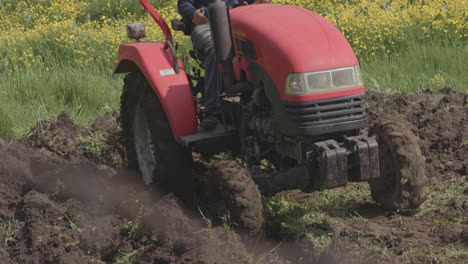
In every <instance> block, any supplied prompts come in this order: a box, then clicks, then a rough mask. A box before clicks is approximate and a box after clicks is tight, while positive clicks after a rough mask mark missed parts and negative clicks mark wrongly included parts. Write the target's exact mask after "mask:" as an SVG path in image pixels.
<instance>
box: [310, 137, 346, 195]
mask: <svg viewBox="0 0 468 264" xmlns="http://www.w3.org/2000/svg"><path fill="white" fill-rule="evenodd" d="M307 161H308V162H307V163H308V167H309V174H310V175H311V176H312V179H311V183H312V188H313V189H318V190H324V189H330V188H336V187H340V186H344V185H346V184H347V183H348V163H347V151H346V149H345V148H343V147H341V146H340V145H338V143H337V142H336V141H334V140H327V141H321V142H316V143H314V145H313V149H312V150H311V151H309V152H307Z"/></svg>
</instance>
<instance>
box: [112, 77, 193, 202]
mask: <svg viewBox="0 0 468 264" xmlns="http://www.w3.org/2000/svg"><path fill="white" fill-rule="evenodd" d="M120 117H121V126H122V133H123V137H124V143H125V148H126V152H127V162H128V167H129V168H132V169H135V170H138V171H139V172H140V173H141V175H142V177H143V180H144V182H145V183H146V184H150V183H158V184H161V185H163V186H165V187H167V188H168V189H169V190H170V191H173V192H175V193H177V194H178V195H182V196H184V195H187V194H188V193H190V191H189V188H190V186H192V185H193V184H192V177H191V164H192V153H191V150H190V149H188V148H186V147H184V146H182V145H180V144H178V143H177V142H176V141H175V140H174V137H173V136H172V130H171V127H170V125H169V121H168V119H167V116H166V114H165V112H164V109H163V108H162V106H161V103H160V102H159V99H158V97H157V95H156V94H155V92H154V91H153V89H152V87H151V85H150V84H149V83H148V82H147V80H146V78H145V76H144V75H143V74H142V73H141V72H135V73H130V74H128V75H127V76H126V77H125V80H124V89H123V93H122V97H121V113H120Z"/></svg>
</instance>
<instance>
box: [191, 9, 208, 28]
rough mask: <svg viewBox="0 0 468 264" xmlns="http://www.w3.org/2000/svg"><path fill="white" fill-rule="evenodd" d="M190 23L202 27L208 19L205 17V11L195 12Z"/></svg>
mask: <svg viewBox="0 0 468 264" xmlns="http://www.w3.org/2000/svg"><path fill="white" fill-rule="evenodd" d="M192 23H193V24H195V25H203V24H206V23H208V18H207V17H206V16H205V9H203V8H200V9H198V10H197V11H195V14H194V15H193V19H192Z"/></svg>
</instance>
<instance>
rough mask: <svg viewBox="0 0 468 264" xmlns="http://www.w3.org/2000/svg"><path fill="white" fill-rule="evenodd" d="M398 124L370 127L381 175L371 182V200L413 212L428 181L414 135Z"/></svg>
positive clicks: (394, 208) (381, 124)
mask: <svg viewBox="0 0 468 264" xmlns="http://www.w3.org/2000/svg"><path fill="white" fill-rule="evenodd" d="M408 127H409V126H408V125H405V124H403V123H402V122H401V121H394V120H385V121H383V122H381V123H376V124H374V125H373V126H372V127H371V133H372V134H373V135H374V136H376V138H377V142H378V143H379V156H380V176H381V178H380V179H379V180H374V181H370V182H369V185H370V189H371V194H372V198H373V199H374V200H375V201H376V202H378V203H379V204H381V205H382V206H384V207H385V208H387V209H390V210H398V209H415V208H417V207H418V206H419V205H420V204H421V203H422V202H423V201H424V200H425V198H426V197H425V194H424V187H425V184H426V182H427V178H426V176H425V174H424V157H423V155H422V154H421V150H420V148H419V145H418V139H417V137H416V135H414V134H413V132H411V130H409V129H408Z"/></svg>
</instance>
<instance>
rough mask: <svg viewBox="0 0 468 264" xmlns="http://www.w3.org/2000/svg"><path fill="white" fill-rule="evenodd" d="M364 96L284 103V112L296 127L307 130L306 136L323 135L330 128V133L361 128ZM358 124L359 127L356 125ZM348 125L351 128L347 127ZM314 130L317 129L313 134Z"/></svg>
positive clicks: (363, 115) (364, 113) (363, 120)
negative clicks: (338, 128) (338, 127)
mask: <svg viewBox="0 0 468 264" xmlns="http://www.w3.org/2000/svg"><path fill="white" fill-rule="evenodd" d="M363 105H364V94H359V95H352V96H346V97H339V98H332V99H326V100H320V101H312V102H301V103H298V102H285V107H286V112H287V113H288V116H289V118H290V120H291V121H292V122H293V123H294V124H295V125H296V126H297V127H298V128H303V129H307V130H309V131H310V132H311V133H307V134H315V135H317V134H324V133H326V132H327V130H328V129H324V128H326V127H330V128H331V129H330V130H333V131H330V132H338V131H336V130H337V128H336V127H337V126H340V130H343V129H344V130H348V129H349V130H351V129H356V128H361V127H364V126H365V123H366V111H365V108H364V106H363ZM358 123H359V125H358ZM347 124H350V125H351V126H349V127H348V126H347ZM357 126H358V127H357ZM314 128H320V129H317V131H316V133H314V131H313V129H314Z"/></svg>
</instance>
